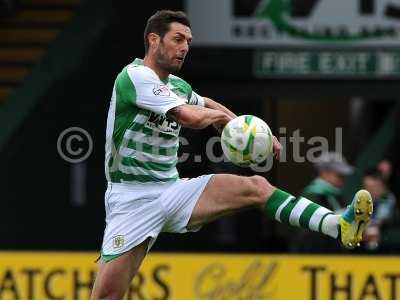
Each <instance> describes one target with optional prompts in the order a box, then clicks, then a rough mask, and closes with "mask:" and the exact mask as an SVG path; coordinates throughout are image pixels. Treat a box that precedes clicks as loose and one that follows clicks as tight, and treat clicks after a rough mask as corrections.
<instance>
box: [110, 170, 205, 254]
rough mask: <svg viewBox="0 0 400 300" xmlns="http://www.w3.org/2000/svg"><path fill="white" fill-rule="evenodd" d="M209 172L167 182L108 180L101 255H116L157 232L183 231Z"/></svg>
mask: <svg viewBox="0 0 400 300" xmlns="http://www.w3.org/2000/svg"><path fill="white" fill-rule="evenodd" d="M211 176H212V174H210V175H203V176H200V177H196V178H192V179H178V180H177V181H174V182H170V183H157V184H153V183H151V184H140V185H139V184H129V183H109V184H108V188H107V191H106V194H105V208H106V229H105V231H104V238H103V245H102V255H103V257H104V256H109V255H119V254H122V253H124V252H126V251H128V250H130V249H132V248H133V247H135V246H137V245H139V244H140V243H142V242H143V241H145V240H146V239H147V238H149V237H150V238H151V241H150V243H149V247H148V250H150V248H151V246H152V245H153V244H154V242H155V240H156V238H157V236H158V235H159V233H160V232H175V233H185V232H188V231H198V230H199V229H200V227H201V226H199V227H197V228H192V229H190V230H189V229H188V228H187V224H188V222H189V220H190V217H191V215H192V211H193V209H194V207H195V205H196V203H197V200H198V199H199V198H200V195H201V193H202V192H203V190H204V188H205V187H206V185H207V183H208V181H209V180H210V178H211Z"/></svg>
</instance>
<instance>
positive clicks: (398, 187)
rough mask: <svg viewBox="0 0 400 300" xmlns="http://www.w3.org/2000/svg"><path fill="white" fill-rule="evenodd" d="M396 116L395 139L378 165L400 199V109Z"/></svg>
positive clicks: (399, 108)
mask: <svg viewBox="0 0 400 300" xmlns="http://www.w3.org/2000/svg"><path fill="white" fill-rule="evenodd" d="M395 114H396V115H395V124H396V125H395V126H396V127H395V133H394V137H393V140H392V141H391V143H390V144H389V145H388V146H387V148H386V149H385V153H384V158H383V159H382V160H381V161H380V162H379V163H378V165H377V168H378V170H379V171H380V172H381V173H382V175H383V176H384V177H385V179H386V180H387V181H388V182H389V184H390V186H391V188H392V189H393V192H394V193H395V194H396V196H397V197H400V107H398V108H397V111H396V112H395Z"/></svg>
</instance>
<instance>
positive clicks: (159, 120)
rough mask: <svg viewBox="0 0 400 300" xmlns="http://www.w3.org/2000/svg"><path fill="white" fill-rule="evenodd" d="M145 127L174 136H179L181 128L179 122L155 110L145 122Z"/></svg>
mask: <svg viewBox="0 0 400 300" xmlns="http://www.w3.org/2000/svg"><path fill="white" fill-rule="evenodd" d="M145 127H147V128H151V129H153V130H156V131H159V132H162V133H166V134H170V135H173V136H178V135H179V129H180V128H181V126H180V125H179V124H178V123H177V122H175V121H173V120H171V119H169V118H168V117H166V116H164V115H159V114H156V113H154V112H152V113H151V115H150V117H149V119H148V120H147V122H146V124H145Z"/></svg>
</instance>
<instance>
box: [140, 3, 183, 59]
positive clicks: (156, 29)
mask: <svg viewBox="0 0 400 300" xmlns="http://www.w3.org/2000/svg"><path fill="white" fill-rule="evenodd" d="M173 22H178V23H181V24H183V25H186V26H188V27H189V28H190V27H191V26H190V21H189V19H188V17H187V16H186V14H185V13H184V12H183V11H172V10H159V11H157V12H156V13H155V14H154V15H152V16H151V17H150V18H149V19H148V20H147V24H146V28H145V29H144V52H145V53H147V51H148V50H149V41H148V39H147V36H148V35H149V33H151V32H153V33H156V34H158V35H159V36H160V37H161V38H163V37H164V35H165V34H166V33H167V32H168V31H169V30H170V24H171V23H173Z"/></svg>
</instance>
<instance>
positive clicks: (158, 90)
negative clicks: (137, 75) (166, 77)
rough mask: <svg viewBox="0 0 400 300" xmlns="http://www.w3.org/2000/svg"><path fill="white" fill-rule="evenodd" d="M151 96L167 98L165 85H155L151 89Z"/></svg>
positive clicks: (167, 90) (168, 93) (167, 91)
mask: <svg viewBox="0 0 400 300" xmlns="http://www.w3.org/2000/svg"><path fill="white" fill-rule="evenodd" d="M153 94H154V95H156V96H169V95H170V91H169V88H168V87H167V86H166V85H163V84H156V85H155V86H154V88H153Z"/></svg>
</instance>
